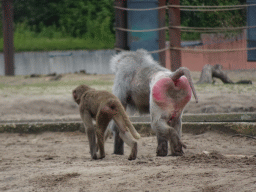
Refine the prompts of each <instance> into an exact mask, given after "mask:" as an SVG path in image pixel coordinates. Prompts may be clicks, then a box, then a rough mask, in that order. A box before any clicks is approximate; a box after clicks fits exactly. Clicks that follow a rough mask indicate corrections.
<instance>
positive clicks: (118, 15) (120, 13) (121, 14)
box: [114, 0, 128, 50]
mask: <svg viewBox="0 0 256 192" xmlns="http://www.w3.org/2000/svg"><path fill="white" fill-rule="evenodd" d="M114 5H115V6H117V7H124V8H126V7H127V1H126V0H115V3H114ZM115 26H116V27H120V28H125V29H127V11H125V10H121V9H117V8H116V9H115ZM115 47H116V48H120V49H125V50H128V47H127V32H126V31H120V30H116V44H115Z"/></svg>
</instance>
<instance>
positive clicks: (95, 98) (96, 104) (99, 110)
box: [73, 85, 140, 160]
mask: <svg viewBox="0 0 256 192" xmlns="http://www.w3.org/2000/svg"><path fill="white" fill-rule="evenodd" d="M73 98H74V100H75V102H76V103H77V104H78V105H79V110H80V115H81V118H82V120H83V123H84V125H85V128H86V132H87V136H88V140H89V145H90V153H91V157H92V159H102V158H104V157H105V150H104V133H105V131H106V128H107V126H108V124H109V122H110V121H111V120H112V119H113V120H114V122H115V123H116V124H117V126H118V132H119V136H120V137H121V138H122V140H123V141H124V142H125V143H126V144H127V145H129V146H130V147H131V148H132V149H131V154H130V156H129V158H128V159H129V160H134V159H136V157H137V141H136V140H134V139H133V137H134V138H135V139H139V138H140V135H139V133H138V132H137V131H136V129H135V128H134V127H133V125H132V124H131V121H130V120H129V117H128V116H127V114H126V112H125V109H124V108H123V106H122V104H121V103H120V101H119V99H118V98H117V97H116V96H115V95H113V94H112V93H109V92H107V91H98V90H95V89H93V88H90V87H89V86H87V85H80V86H78V87H77V88H76V89H74V90H73ZM93 119H94V120H96V128H95V127H94V125H93ZM95 134H96V136H97V145H96V137H95ZM98 148H99V151H100V154H97V149H98Z"/></svg>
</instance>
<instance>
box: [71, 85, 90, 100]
mask: <svg viewBox="0 0 256 192" xmlns="http://www.w3.org/2000/svg"><path fill="white" fill-rule="evenodd" d="M89 89H91V88H90V87H89V86H87V85H80V86H78V87H77V88H75V89H74V90H73V92H72V93H73V98H74V100H75V102H76V103H77V104H78V105H79V104H80V101H81V97H82V95H83V93H84V92H86V91H88V90H89Z"/></svg>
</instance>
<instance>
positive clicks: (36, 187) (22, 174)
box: [0, 132, 256, 192]
mask: <svg viewBox="0 0 256 192" xmlns="http://www.w3.org/2000/svg"><path fill="white" fill-rule="evenodd" d="M183 141H184V142H185V144H187V146H188V148H187V149H186V150H185V155H184V156H182V157H173V156H167V157H156V154H155V149H156V138H155V137H143V138H142V139H140V140H139V153H138V158H137V159H136V160H135V161H128V160H127V158H128V155H129V151H130V149H129V147H127V146H125V154H124V155H122V156H119V155H113V154H112V152H113V139H109V140H108V141H107V142H106V145H105V149H106V158H105V159H103V160H91V158H90V155H89V148H88V140H87V138H86V136H85V134H83V133H80V132H72V133H70V132H68V133H67V132H66V133H52V132H51V133H50V132H46V133H43V134H36V135H35V134H22V135H20V134H9V133H4V134H0V191H17V192H20V191H47V192H48V191H61V192H65V191H67V192H70V191H74V192H87V191H111V192H112V191H113V192H114V191H143V192H146V191H171V192H175V191H177V192H182V191H183V192H190V191H202V192H217V191H219V192H224V191H228V192H229V191H232V192H241V191H248V192H252V191H255V190H256V157H250V156H252V155H255V154H256V140H253V139H248V138H244V137H242V138H241V137H232V136H230V135H223V134H218V133H213V132H207V133H204V134H200V135H192V134H184V135H183ZM203 151H209V152H211V153H210V154H209V155H208V156H207V155H206V154H202V152H203ZM227 154H232V155H246V156H247V157H225V156H224V155H227Z"/></svg>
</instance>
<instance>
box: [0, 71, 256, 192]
mask: <svg viewBox="0 0 256 192" xmlns="http://www.w3.org/2000/svg"><path fill="white" fill-rule="evenodd" d="M192 75H193V79H194V81H195V82H196V81H197V80H198V79H199V76H200V73H192ZM230 77H231V79H232V80H234V81H236V80H240V79H249V80H252V81H253V85H223V84H222V83H220V82H218V81H217V83H216V84H215V85H196V90H197V93H198V96H199V103H198V104H196V103H195V101H194V98H192V100H191V101H190V102H189V104H188V105H187V107H186V108H185V111H184V113H220V112H228V113H229V112H255V111H256V97H255V95H256V86H255V84H256V73H255V71H250V72H243V73H241V72H239V73H237V72H232V73H230ZM96 78H98V77H96V76H85V75H72V74H68V75H64V76H63V78H61V80H59V81H60V83H61V84H60V85H58V86H55V87H54V86H49V87H47V86H43V88H42V87H40V86H39V87H37V86H26V85H29V84H33V83H42V82H44V81H45V82H48V81H47V79H46V78H26V79H25V78H23V77H18V78H17V77H9V78H2V77H0V120H24V119H56V118H65V119H68V118H74V117H75V118H77V117H79V113H78V108H77V106H76V104H75V103H74V101H73V100H72V98H71V90H72V89H74V88H75V87H76V86H77V85H78V84H76V83H74V84H70V83H67V82H69V81H71V80H74V81H79V80H82V81H85V80H88V79H89V80H94V79H96ZM100 78H101V79H102V80H103V81H106V82H107V81H112V80H113V78H114V76H113V75H104V76H100ZM79 84H81V83H80V81H79ZM2 85H4V86H3V87H1V86H2ZM6 85H7V86H6ZM23 85H24V86H23ZM12 86H13V87H12ZM94 87H95V88H98V89H107V90H111V85H110V86H105V87H102V86H97V85H95V86H94ZM182 139H183V141H184V142H185V143H186V144H187V146H188V148H187V149H186V150H185V155H184V156H183V157H172V156H168V157H156V153H155V150H156V138H155V137H143V138H142V139H140V140H139V153H138V158H137V159H136V160H135V161H128V160H127V158H128V154H129V148H128V147H127V146H126V145H125V155H122V156H117V155H113V154H112V152H113V139H109V140H108V141H107V143H106V145H105V149H106V152H107V155H106V158H105V159H103V160H97V161H94V160H91V158H90V155H89V148H88V140H87V138H86V135H85V134H83V133H80V132H74V133H48V132H47V133H43V134H9V133H3V134H0V191H19V192H20V191H61V192H62V191H63V192H65V191H75V192H76V191H77V192H83V191H143V192H146V191H172V192H175V191H179V192H180V191H184V192H185V191H186V192H189V191H202V192H217V191H220V192H224V191H225V192H226V191H227V192H229V191H232V192H236V191H237V192H241V191H248V192H249V191H250V192H251V191H256V157H252V156H255V155H256V140H255V139H252V138H246V137H233V136H232V135H224V134H220V133H215V132H207V133H204V134H200V135H191V134H183V137H182ZM203 151H209V152H211V153H210V155H208V156H207V155H205V154H202V152H203ZM225 155H245V156H246V157H227V156H225Z"/></svg>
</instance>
